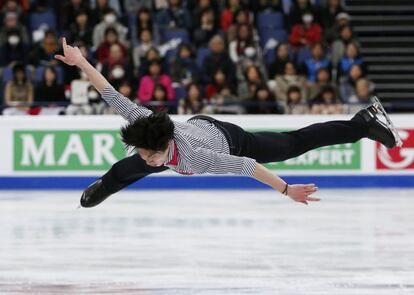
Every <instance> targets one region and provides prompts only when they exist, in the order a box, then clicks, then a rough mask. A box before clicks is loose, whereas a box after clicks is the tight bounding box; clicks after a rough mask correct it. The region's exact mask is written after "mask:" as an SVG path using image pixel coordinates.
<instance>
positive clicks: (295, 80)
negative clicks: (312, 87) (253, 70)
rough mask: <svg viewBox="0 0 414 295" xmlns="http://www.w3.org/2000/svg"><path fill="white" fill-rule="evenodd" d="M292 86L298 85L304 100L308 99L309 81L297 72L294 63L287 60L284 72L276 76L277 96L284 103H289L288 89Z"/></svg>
mask: <svg viewBox="0 0 414 295" xmlns="http://www.w3.org/2000/svg"><path fill="white" fill-rule="evenodd" d="M292 86H296V87H297V88H298V89H299V91H300V93H301V95H300V96H301V97H302V98H303V99H304V100H307V99H308V96H309V94H308V83H307V81H306V78H305V77H303V76H301V75H298V74H297V71H296V67H295V64H294V63H292V62H287V63H286V65H285V71H284V74H283V75H278V76H276V98H277V99H278V101H279V102H281V103H282V104H283V105H286V103H287V100H288V89H289V88H290V87H292Z"/></svg>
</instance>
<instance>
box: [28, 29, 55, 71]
mask: <svg viewBox="0 0 414 295" xmlns="http://www.w3.org/2000/svg"><path fill="white" fill-rule="evenodd" d="M58 51H59V44H58V39H57V35H56V32H55V31H53V30H48V31H46V32H45V37H44V39H43V41H41V42H38V43H36V44H35V45H34V47H33V50H32V52H31V58H30V60H31V62H32V63H33V64H34V65H36V66H39V65H45V66H47V65H49V64H52V65H53V64H56V63H57V62H56V59H55V54H56V53H58Z"/></svg>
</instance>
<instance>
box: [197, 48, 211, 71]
mask: <svg viewBox="0 0 414 295" xmlns="http://www.w3.org/2000/svg"><path fill="white" fill-rule="evenodd" d="M209 54H210V48H207V47H200V48H199V49H198V50H197V57H196V62H197V66H198V68H199V69H202V67H203V63H204V59H205V58H206V56H207V55H209Z"/></svg>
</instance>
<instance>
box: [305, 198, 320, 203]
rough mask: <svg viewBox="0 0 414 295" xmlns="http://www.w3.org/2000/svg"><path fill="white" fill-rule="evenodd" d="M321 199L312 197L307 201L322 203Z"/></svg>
mask: <svg viewBox="0 0 414 295" xmlns="http://www.w3.org/2000/svg"><path fill="white" fill-rule="evenodd" d="M320 200H321V199H319V198H312V197H307V198H306V201H313V202H315V201H320Z"/></svg>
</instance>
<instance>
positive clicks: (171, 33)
mask: <svg viewBox="0 0 414 295" xmlns="http://www.w3.org/2000/svg"><path fill="white" fill-rule="evenodd" d="M177 38H178V39H181V40H182V41H183V42H189V41H190V36H189V33H188V31H187V30H179V29H165V30H163V31H162V40H163V41H164V42H168V41H170V40H171V39H177Z"/></svg>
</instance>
